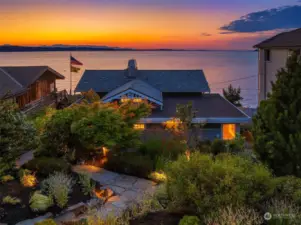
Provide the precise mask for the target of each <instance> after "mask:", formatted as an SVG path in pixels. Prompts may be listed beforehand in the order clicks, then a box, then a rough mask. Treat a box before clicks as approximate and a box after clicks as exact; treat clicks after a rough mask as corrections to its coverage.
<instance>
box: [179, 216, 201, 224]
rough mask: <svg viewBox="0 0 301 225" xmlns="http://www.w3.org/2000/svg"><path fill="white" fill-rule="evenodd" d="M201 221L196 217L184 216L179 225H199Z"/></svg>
mask: <svg viewBox="0 0 301 225" xmlns="http://www.w3.org/2000/svg"><path fill="white" fill-rule="evenodd" d="M200 224H201V221H200V219H199V218H198V217H197V216H184V217H183V218H182V219H181V221H180V223H179V225H200Z"/></svg>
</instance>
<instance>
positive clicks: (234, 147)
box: [226, 134, 245, 153]
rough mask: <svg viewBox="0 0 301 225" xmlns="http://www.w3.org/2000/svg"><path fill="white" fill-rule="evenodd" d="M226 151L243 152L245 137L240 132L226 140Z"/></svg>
mask: <svg viewBox="0 0 301 225" xmlns="http://www.w3.org/2000/svg"><path fill="white" fill-rule="evenodd" d="M226 147H227V151H228V152H231V153H239V152H243V151H244V149H245V138H244V137H243V136H241V135H240V134H236V136H235V138H234V139H232V140H229V141H227V143H226Z"/></svg>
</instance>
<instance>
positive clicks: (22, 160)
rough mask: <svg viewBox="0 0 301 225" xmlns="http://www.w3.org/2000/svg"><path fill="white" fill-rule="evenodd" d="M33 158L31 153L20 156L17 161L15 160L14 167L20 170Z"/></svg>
mask: <svg viewBox="0 0 301 225" xmlns="http://www.w3.org/2000/svg"><path fill="white" fill-rule="evenodd" d="M33 158H34V155H33V151H28V152H26V153H24V154H23V155H21V156H20V158H19V159H18V160H16V166H17V168H20V167H21V166H23V165H24V164H25V163H27V162H28V161H30V160H32V159H33Z"/></svg>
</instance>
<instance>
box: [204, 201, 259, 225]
mask: <svg viewBox="0 0 301 225" xmlns="http://www.w3.org/2000/svg"><path fill="white" fill-rule="evenodd" d="M262 223H263V219H262V216H261V215H259V214H258V213H257V212H256V211H254V210H253V209H249V208H246V207H239V208H236V209H234V208H232V207H231V206H228V207H226V208H220V209H218V211H217V212H215V213H212V214H210V215H208V216H206V218H205V224H206V225H215V224H218V225H220V224H223V225H261V224H262Z"/></svg>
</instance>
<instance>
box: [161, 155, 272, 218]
mask: <svg viewBox="0 0 301 225" xmlns="http://www.w3.org/2000/svg"><path fill="white" fill-rule="evenodd" d="M166 174H167V185H166V187H167V193H168V195H169V198H170V199H171V200H172V202H173V204H174V205H175V206H178V207H184V208H188V209H191V210H193V211H195V212H196V213H208V212H210V211H214V210H217V209H218V208H220V207H225V206H227V205H230V204H231V205H233V206H237V205H242V204H246V205H248V206H254V205H256V204H258V203H261V202H263V201H265V200H266V199H268V198H269V197H270V196H271V195H272V193H273V182H272V175H271V173H270V172H269V171H268V170H267V169H266V168H265V167H264V166H263V165H261V164H253V163H252V162H251V161H249V160H247V159H243V158H240V157H239V156H232V155H228V154H220V155H218V156H217V157H215V159H214V158H213V156H211V155H203V154H200V153H197V152H196V153H192V154H191V157H190V160H188V159H187V158H186V157H185V156H182V157H180V158H179V159H178V160H177V161H175V162H172V163H170V164H169V165H168V167H167V169H166Z"/></svg>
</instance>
